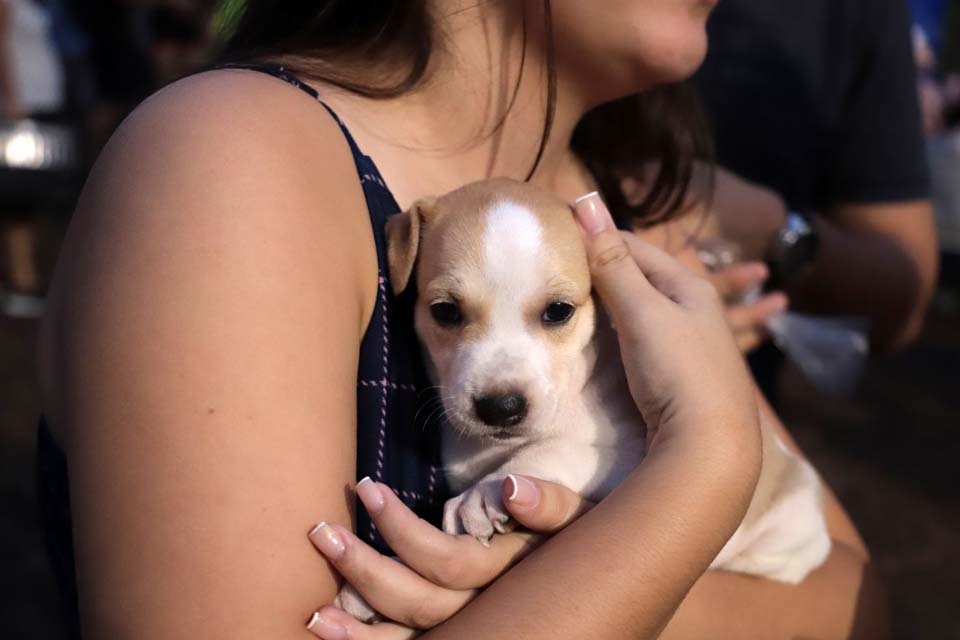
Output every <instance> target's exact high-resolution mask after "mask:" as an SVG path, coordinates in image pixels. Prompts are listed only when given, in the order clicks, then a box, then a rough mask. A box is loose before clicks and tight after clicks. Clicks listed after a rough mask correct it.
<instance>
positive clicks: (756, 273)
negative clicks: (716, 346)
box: [704, 262, 789, 353]
mask: <svg viewBox="0 0 960 640" xmlns="http://www.w3.org/2000/svg"><path fill="white" fill-rule="evenodd" d="M769 275H770V274H769V270H768V269H767V267H766V265H764V264H763V263H762V262H739V263H736V264H732V265H730V266H728V267H723V268H721V269H718V270H716V271H710V272H707V273H706V274H705V275H704V277H705V278H706V279H707V280H709V281H710V282H711V283H712V284H713V286H714V287H715V288H716V290H717V292H718V293H719V294H720V297H721V298H723V301H724V306H725V313H726V317H727V324H728V325H729V326H730V330H731V331H733V337H734V340H736V342H737V346H738V347H739V348H740V351H741V352H742V353H750V352H751V351H753V350H754V349H756V348H757V347H759V346H760V345H761V344H763V343H764V342H765V341H766V340H767V338H769V336H770V334H769V331H768V330H767V320H769V319H770V317H771V316H773V315H775V314H777V313H779V312H781V311H785V310H786V309H787V306H788V305H789V300H788V299H787V296H786V294H784V293H782V292H780V291H774V292H771V293H767V294H763V295H759V290H760V287H762V285H763V283H764V282H765V281H766V279H767V277H768V276H769ZM752 292H758V294H757V295H752Z"/></svg>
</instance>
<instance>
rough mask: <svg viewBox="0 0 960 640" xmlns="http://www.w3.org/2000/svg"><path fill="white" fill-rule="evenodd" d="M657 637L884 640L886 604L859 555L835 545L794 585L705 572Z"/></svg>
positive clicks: (722, 639) (725, 573)
mask: <svg viewBox="0 0 960 640" xmlns="http://www.w3.org/2000/svg"><path fill="white" fill-rule="evenodd" d="M661 637H662V638H664V639H665V640H670V639H677V640H697V639H698V638H704V639H709V640H724V639H725V638H731V639H739V638H818V639H821V640H831V639H840V638H864V639H869V640H882V639H883V638H885V637H887V620H886V598H885V595H884V591H883V588H882V587H881V585H880V581H879V580H878V578H877V576H876V574H875V573H874V571H873V568H872V567H871V565H870V564H869V563H867V562H866V561H865V560H864V558H863V556H862V555H861V554H860V552H859V551H858V550H855V549H851V548H850V547H848V546H846V545H845V544H843V543H842V542H837V541H836V540H835V541H834V545H833V549H832V550H831V552H830V556H829V557H828V558H827V560H826V562H824V564H823V565H821V566H820V567H819V568H817V569H816V570H815V571H814V572H813V573H811V574H810V575H809V576H807V578H806V579H805V580H804V581H803V582H802V583H800V584H798V585H789V584H785V583H782V582H775V581H773V580H765V579H763V578H757V577H752V576H747V575H742V574H736V573H728V572H724V571H708V572H707V573H705V574H704V575H703V577H701V578H700V579H699V580H698V581H697V583H696V585H694V587H693V588H692V589H691V590H690V593H689V594H688V595H687V598H686V599H685V600H684V601H683V604H682V605H680V607H679V609H678V610H677V612H676V615H674V617H673V619H672V620H671V621H670V624H669V625H668V626H667V628H666V630H665V631H664V633H663V635H662V636H661Z"/></svg>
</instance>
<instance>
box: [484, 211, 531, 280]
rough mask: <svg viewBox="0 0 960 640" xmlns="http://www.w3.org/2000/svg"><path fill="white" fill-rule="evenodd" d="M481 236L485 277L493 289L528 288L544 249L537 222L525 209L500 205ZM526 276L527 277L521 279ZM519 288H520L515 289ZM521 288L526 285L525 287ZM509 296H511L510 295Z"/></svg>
mask: <svg viewBox="0 0 960 640" xmlns="http://www.w3.org/2000/svg"><path fill="white" fill-rule="evenodd" d="M486 223H487V225H486V229H485V230H484V234H483V258H484V275H486V277H487V278H488V280H489V282H490V283H491V284H495V286H498V287H499V286H509V285H513V286H510V289H513V291H510V293H511V294H514V295H516V294H519V296H518V297H520V298H522V294H523V291H522V290H520V291H517V290H516V289H518V288H520V289H526V288H528V287H529V283H530V275H532V272H533V271H534V270H535V267H536V266H537V261H538V259H539V257H540V250H541V248H542V246H543V229H542V228H541V226H540V221H539V220H537V217H536V216H535V215H534V214H533V213H532V212H531V211H530V210H529V209H527V208H526V207H523V206H521V205H518V204H515V203H513V202H500V203H497V204H495V205H494V206H493V208H491V209H490V212H489V213H488V214H487V220H486ZM524 276H526V277H524ZM517 285H519V287H518V286H517ZM523 285H527V286H526V287H524V286H523ZM510 297H513V296H512V295H511V296H510Z"/></svg>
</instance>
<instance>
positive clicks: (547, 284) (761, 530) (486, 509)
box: [387, 179, 830, 583]
mask: <svg viewBox="0 0 960 640" xmlns="http://www.w3.org/2000/svg"><path fill="white" fill-rule="evenodd" d="M387 238H388V262H389V268H390V279H391V282H392V286H393V288H394V290H395V291H396V292H401V291H403V290H404V289H405V288H406V287H407V286H408V284H409V283H410V281H411V279H412V278H413V277H416V285H417V296H418V298H417V303H416V311H415V326H416V330H417V335H418V336H419V338H420V341H421V343H422V345H423V348H424V353H425V357H426V360H427V365H428V369H429V372H430V375H431V376H432V378H433V381H434V382H435V383H436V384H437V385H438V386H439V388H440V390H441V399H442V403H443V408H444V418H445V419H444V421H443V426H442V427H441V428H442V429H443V432H442V447H443V463H444V469H445V472H446V475H447V480H448V484H449V486H450V487H451V489H452V490H453V491H454V492H455V493H456V494H458V495H457V496H456V497H455V498H452V499H451V500H449V501H448V502H447V504H446V506H445V510H444V518H443V528H444V530H445V531H447V532H448V533H452V534H460V533H468V534H470V535H472V536H475V537H476V538H477V539H478V540H480V541H481V542H484V543H487V542H488V541H489V540H490V537H491V536H492V535H494V533H497V532H501V533H502V532H507V531H510V530H511V529H512V528H513V527H514V522H513V521H512V520H511V519H510V516H509V514H508V513H507V511H506V509H505V508H504V505H503V503H502V501H501V486H502V483H503V480H504V478H505V477H506V476H507V475H508V474H511V473H519V474H526V475H530V476H535V477H538V478H543V479H545V480H550V481H553V482H558V483H560V484H562V485H564V486H567V487H569V488H570V489H572V490H574V491H576V492H577V493H579V494H580V495H582V496H584V497H586V498H589V499H591V500H600V499H601V498H603V497H604V496H605V495H607V494H608V493H609V492H610V491H611V490H613V488H614V487H616V486H617V485H618V484H619V483H620V482H621V481H623V480H624V478H626V476H627V475H628V474H629V473H630V472H631V471H632V470H633V469H634V468H635V467H636V466H637V465H638V464H640V462H641V461H642V459H643V455H644V444H645V426H644V423H643V419H642V418H641V416H640V414H639V412H638V411H637V409H636V406H635V405H634V403H633V401H632V399H631V396H630V393H629V390H628V388H627V382H626V377H625V374H624V371H623V367H622V364H621V361H620V354H619V349H618V345H617V340H616V334H615V332H614V329H613V328H612V326H611V324H610V322H609V320H607V319H606V318H605V316H604V315H603V313H602V310H601V309H600V308H599V306H598V304H597V303H596V301H595V300H594V298H593V296H592V293H591V285H590V273H589V268H588V264H587V258H586V254H585V251H584V248H583V244H582V240H581V237H580V231H579V229H578V227H577V224H576V222H575V220H574V218H573V215H572V213H571V209H570V206H569V205H567V204H566V203H564V202H562V201H561V200H559V199H558V198H557V197H555V196H554V195H552V194H550V193H549V192H547V191H544V190H542V189H540V188H537V187H535V186H533V185H529V184H524V183H520V182H516V181H513V180H508V179H493V180H485V181H481V182H476V183H473V184H470V185H467V186H465V187H463V188H460V189H457V190H456V191H453V192H451V193H449V194H446V195H444V196H442V197H440V198H430V199H425V200H421V201H419V202H417V203H416V204H415V205H414V206H413V207H412V208H411V209H410V210H409V211H406V212H404V213H401V214H398V215H396V216H394V217H393V218H391V219H390V221H389V222H388V224H387ZM763 432H764V433H763V445H764V446H763V454H764V460H763V469H762V472H761V476H760V480H759V484H758V485H757V489H756V492H755V495H754V497H753V501H752V502H751V505H750V507H749V510H748V512H747V515H746V517H745V519H744V521H743V523H742V524H741V526H740V528H739V529H738V530H737V531H736V533H735V534H734V535H733V537H732V538H731V539H730V540H729V542H728V543H727V545H726V546H725V547H724V548H723V550H722V551H721V552H720V554H719V555H718V556H717V558H716V560H714V562H713V564H712V565H711V566H712V567H713V568H718V569H727V570H731V571H739V572H743V573H749V574H755V575H760V576H765V577H768V578H772V579H775V580H780V581H783V582H788V583H797V582H799V581H801V580H802V579H803V578H804V577H805V576H806V575H807V574H808V573H809V572H810V571H811V570H813V569H814V568H816V567H817V566H819V565H820V564H821V563H822V562H823V560H824V559H825V558H826V556H827V554H828V553H829V550H830V538H829V536H828V534H827V529H826V525H825V522H824V517H823V513H822V496H821V491H822V489H821V485H820V482H819V479H818V478H817V475H816V473H815V472H814V470H813V468H812V467H811V466H810V465H809V464H807V463H806V462H805V461H803V460H802V459H800V458H799V457H797V456H795V455H794V454H792V453H790V452H789V451H788V450H787V449H786V448H785V447H784V446H783V445H782V443H781V442H780V441H779V440H778V439H777V437H776V435H775V434H773V433H772V432H771V431H770V430H769V429H767V428H764V429H763Z"/></svg>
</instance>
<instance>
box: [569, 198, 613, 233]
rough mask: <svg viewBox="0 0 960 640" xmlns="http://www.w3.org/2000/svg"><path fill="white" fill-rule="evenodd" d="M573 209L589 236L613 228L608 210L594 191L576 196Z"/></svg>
mask: <svg viewBox="0 0 960 640" xmlns="http://www.w3.org/2000/svg"><path fill="white" fill-rule="evenodd" d="M573 210H574V212H575V213H576V214H577V220H579V221H580V226H582V227H583V229H584V230H585V231H586V232H587V233H588V234H590V235H591V236H595V235H597V234H598V233H601V232H603V231H606V230H607V229H611V228H613V219H612V218H611V217H610V212H609V211H607V206H606V205H605V204H604V203H603V200H602V199H601V198H600V194H599V193H597V192H596V191H594V192H593V193H588V194H587V195H585V196H580V197H579V198H577V199H576V201H574V203H573Z"/></svg>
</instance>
